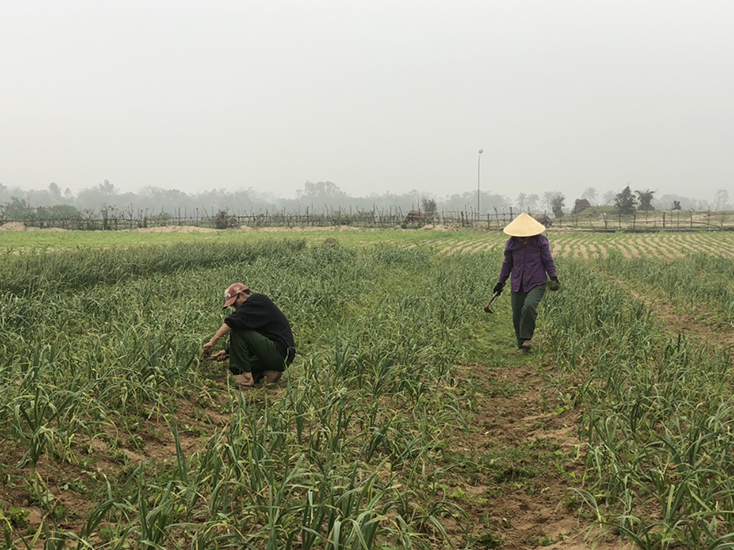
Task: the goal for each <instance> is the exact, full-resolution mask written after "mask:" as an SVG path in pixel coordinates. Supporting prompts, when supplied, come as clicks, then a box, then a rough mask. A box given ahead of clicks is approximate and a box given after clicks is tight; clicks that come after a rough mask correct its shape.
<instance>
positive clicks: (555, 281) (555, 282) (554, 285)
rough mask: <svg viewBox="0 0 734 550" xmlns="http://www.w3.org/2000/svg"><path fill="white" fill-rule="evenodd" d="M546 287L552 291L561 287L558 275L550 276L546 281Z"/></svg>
mask: <svg viewBox="0 0 734 550" xmlns="http://www.w3.org/2000/svg"><path fill="white" fill-rule="evenodd" d="M548 288H550V289H551V290H552V291H553V292H555V291H556V290H558V289H559V288H561V283H559V282H558V277H551V280H550V283H548Z"/></svg>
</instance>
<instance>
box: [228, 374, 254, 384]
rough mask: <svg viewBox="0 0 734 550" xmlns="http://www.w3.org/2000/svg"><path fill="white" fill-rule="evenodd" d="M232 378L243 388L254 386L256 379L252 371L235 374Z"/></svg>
mask: <svg viewBox="0 0 734 550" xmlns="http://www.w3.org/2000/svg"><path fill="white" fill-rule="evenodd" d="M232 380H234V381H235V382H237V384H238V385H239V386H240V387H241V388H254V387H255V380H254V379H253V378H252V373H249V372H243V373H242V374H233V375H232Z"/></svg>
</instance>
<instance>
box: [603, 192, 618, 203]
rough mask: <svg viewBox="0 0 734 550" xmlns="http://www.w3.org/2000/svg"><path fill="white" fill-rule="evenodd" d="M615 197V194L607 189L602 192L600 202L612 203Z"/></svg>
mask: <svg viewBox="0 0 734 550" xmlns="http://www.w3.org/2000/svg"><path fill="white" fill-rule="evenodd" d="M616 197H617V194H616V193H615V192H614V191H607V192H606V193H604V198H603V199H602V201H603V203H602V204H614V199H615V198H616Z"/></svg>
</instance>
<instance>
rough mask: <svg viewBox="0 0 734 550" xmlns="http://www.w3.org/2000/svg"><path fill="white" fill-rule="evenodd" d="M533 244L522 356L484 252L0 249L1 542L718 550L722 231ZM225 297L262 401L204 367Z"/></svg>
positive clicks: (271, 243)
mask: <svg viewBox="0 0 734 550" xmlns="http://www.w3.org/2000/svg"><path fill="white" fill-rule="evenodd" d="M548 236H549V239H550V242H551V247H552V250H553V253H554V256H555V258H556V264H557V267H558V274H559V279H560V282H561V290H560V291H559V292H556V293H548V294H547V295H546V297H545V299H544V301H543V303H542V305H541V310H540V317H539V325H538V329H537V332H536V338H535V339H534V349H533V351H532V353H530V354H527V355H522V354H519V352H518V351H517V350H516V348H515V345H514V333H513V332H512V326H511V315H510V300H509V295H507V294H509V292H507V293H505V294H503V295H502V296H500V298H499V299H498V300H497V301H496V302H495V304H494V305H493V308H494V310H495V312H494V313H493V314H491V315H488V314H486V313H484V311H483V309H482V307H483V306H484V304H485V303H486V302H487V300H488V299H489V297H490V294H491V288H492V287H493V285H494V283H495V282H496V279H497V275H498V274H499V270H500V266H501V263H502V247H503V244H504V242H505V239H506V236H504V235H502V234H500V233H480V232H468V231H466V232H450V231H446V232H438V231H337V230H334V231H328V230H324V231H312V232H298V231H290V232H249V233H248V232H217V233H206V234H196V233H176V234H156V235H151V234H147V235H146V234H142V233H135V232H130V233H125V234H123V233H112V232H107V233H102V232H98V233H81V232H63V233H43V232H32V233H31V232H28V233H9V232H8V233H4V234H0V255H2V262H0V372H1V374H2V376H0V441H2V445H0V541H2V542H0V545H4V546H5V547H7V548H48V549H83V548H95V549H123V548H135V549H154V548H164V549H169V548H171V549H184V548H185V549H190V548H196V549H210V548H211V549H220V548H251V549H268V550H271V549H272V550H275V549H330V550H336V549H346V548H349V549H372V548H374V549H379V550H387V549H403V548H417V549H429V548H430V549H433V548H535V547H541V546H545V547H552V548H568V549H571V548H584V547H588V548H592V547H595V548H599V549H605V548H620V546H621V547H624V545H627V546H628V547H639V548H661V549H663V548H711V549H714V548H730V547H734V535H732V533H734V481H732V480H733V479H734V471H733V470H734V466H732V464H733V463H732V459H731V449H732V447H733V445H734V435H733V434H734V399H732V391H731V388H732V382H733V380H732V366H733V365H732V358H733V351H734V232H716V233H695V234H693V233H692V234H687V233H680V234H679V233H671V234H666V233H654V234H634V233H630V234H627V233H614V234H606V233H605V234H591V233H573V232H557V233H552V232H550V234H549V235H548ZM329 237H333V238H334V239H336V242H335V243H330V244H327V243H324V241H325V240H326V239H327V238H329ZM236 281H239V282H244V283H246V284H248V285H249V286H250V287H251V288H252V289H253V291H254V292H263V293H265V294H268V295H269V296H270V297H271V298H272V299H273V300H274V302H275V303H276V304H278V305H279V306H280V308H281V309H282V310H283V312H284V313H285V314H286V315H287V316H288V318H289V319H290V321H291V324H292V327H293V331H294V335H295V338H296V345H297V347H298V357H297V358H296V360H295V362H294V363H293V364H292V365H291V366H290V367H289V368H288V369H287V371H286V373H285V376H284V377H283V379H282V380H281V381H280V383H279V385H278V386H276V387H261V388H256V389H254V390H250V391H244V392H243V391H242V390H240V389H239V388H238V387H236V385H235V384H233V383H232V381H231V379H230V378H229V377H228V374H227V373H228V371H227V367H226V363H216V362H209V361H205V360H204V358H203V356H202V353H201V347H202V345H203V343H204V342H206V341H207V340H208V339H209V338H210V337H211V336H212V334H213V333H214V332H215V331H216V329H217V328H218V327H219V326H220V325H221V323H222V320H223V318H224V315H225V313H223V311H222V307H221V305H222V293H223V290H224V289H225V288H226V287H227V286H228V285H229V284H230V283H232V282H236Z"/></svg>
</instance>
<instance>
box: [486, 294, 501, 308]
mask: <svg viewBox="0 0 734 550" xmlns="http://www.w3.org/2000/svg"><path fill="white" fill-rule="evenodd" d="M499 295H500V293H499V292H495V293H494V294H492V297H491V298H490V299H489V302H487V305H486V306H484V311H486V312H487V313H494V311H492V302H494V301H495V300H496V299H497V296H499Z"/></svg>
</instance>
